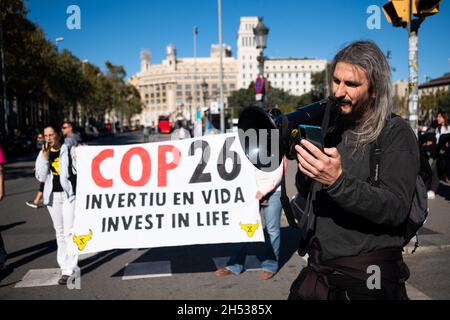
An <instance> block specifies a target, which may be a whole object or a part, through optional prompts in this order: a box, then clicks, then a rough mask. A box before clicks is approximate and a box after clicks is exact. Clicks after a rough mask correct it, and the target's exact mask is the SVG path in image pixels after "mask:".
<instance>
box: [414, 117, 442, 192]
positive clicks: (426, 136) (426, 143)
mask: <svg viewBox="0 0 450 320" xmlns="http://www.w3.org/2000/svg"><path fill="white" fill-rule="evenodd" d="M418 135H419V141H420V144H421V146H422V148H423V151H424V153H425V155H426V156H427V160H428V161H429V162H430V165H431V168H432V172H433V175H432V181H431V184H430V185H429V186H428V189H429V191H428V199H430V200H432V199H434V198H435V196H436V192H437V190H438V188H439V185H440V184H444V185H447V186H448V185H450V146H449V144H450V124H449V116H448V114H446V113H445V112H444V111H442V110H438V112H437V113H436V119H435V121H434V122H433V123H432V125H431V126H419V128H418Z"/></svg>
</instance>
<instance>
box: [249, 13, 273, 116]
mask: <svg viewBox="0 0 450 320" xmlns="http://www.w3.org/2000/svg"><path fill="white" fill-rule="evenodd" d="M258 20H259V22H258V24H257V25H256V27H255V28H253V34H254V35H255V40H256V48H257V49H260V50H261V51H260V52H259V56H258V58H257V60H258V66H259V77H260V78H261V79H263V81H264V85H265V82H266V81H265V79H264V49H265V48H266V47H267V37H268V35H269V28H267V27H266V25H265V24H264V22H263V21H262V20H263V18H262V17H259V18H258ZM256 101H258V102H259V104H260V106H261V107H263V106H264V102H265V93H262V94H261V95H256Z"/></svg>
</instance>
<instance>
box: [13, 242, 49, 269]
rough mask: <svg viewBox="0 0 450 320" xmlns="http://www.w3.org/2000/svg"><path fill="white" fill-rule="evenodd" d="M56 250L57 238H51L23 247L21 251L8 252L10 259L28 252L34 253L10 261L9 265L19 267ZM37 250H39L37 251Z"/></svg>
mask: <svg viewBox="0 0 450 320" xmlns="http://www.w3.org/2000/svg"><path fill="white" fill-rule="evenodd" d="M55 250H56V240H50V241H47V242H43V243H40V244H37V245H35V246H32V247H29V248H25V249H22V250H19V251H15V252H12V253H8V260H10V259H12V258H16V257H20V256H22V255H25V254H28V253H32V254H30V255H28V256H26V257H24V258H22V259H20V260H17V261H15V262H12V263H8V267H10V268H13V269H15V268H18V267H20V266H23V265H25V264H27V263H29V262H31V261H33V260H36V259H38V258H40V257H42V256H44V255H46V254H49V253H51V252H53V251H55ZM35 251H37V252H35Z"/></svg>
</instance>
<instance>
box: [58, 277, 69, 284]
mask: <svg viewBox="0 0 450 320" xmlns="http://www.w3.org/2000/svg"><path fill="white" fill-rule="evenodd" d="M69 278H70V277H69V276H66V275H63V276H62V277H61V279H59V280H58V284H60V285H62V286H65V285H66V284H67V280H69Z"/></svg>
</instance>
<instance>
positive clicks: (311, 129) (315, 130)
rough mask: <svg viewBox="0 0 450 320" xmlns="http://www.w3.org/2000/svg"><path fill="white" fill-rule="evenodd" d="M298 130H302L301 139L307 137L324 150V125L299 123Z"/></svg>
mask: <svg viewBox="0 0 450 320" xmlns="http://www.w3.org/2000/svg"><path fill="white" fill-rule="evenodd" d="M298 131H299V132H300V139H306V140H308V141H309V142H311V143H312V144H314V145H315V146H316V147H317V148H319V149H320V150H322V151H323V147H324V142H323V135H322V127H319V126H309V125H303V124H301V125H299V126H298Z"/></svg>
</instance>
